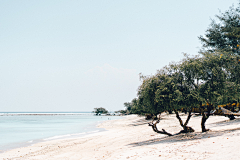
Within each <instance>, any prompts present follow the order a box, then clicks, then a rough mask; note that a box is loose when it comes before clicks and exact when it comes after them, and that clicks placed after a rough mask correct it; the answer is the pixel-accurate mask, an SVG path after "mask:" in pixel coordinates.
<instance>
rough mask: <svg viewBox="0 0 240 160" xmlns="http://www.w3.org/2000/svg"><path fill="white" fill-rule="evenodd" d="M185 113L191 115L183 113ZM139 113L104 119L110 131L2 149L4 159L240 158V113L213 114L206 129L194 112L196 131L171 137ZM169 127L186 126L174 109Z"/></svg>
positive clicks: (163, 122)
mask: <svg viewBox="0 0 240 160" xmlns="http://www.w3.org/2000/svg"><path fill="white" fill-rule="evenodd" d="M181 117H182V118H183V119H186V115H181ZM149 122H150V121H146V120H144V117H138V116H136V115H130V116H126V117H125V118H124V119H120V120H110V121H106V122H103V123H102V124H100V125H99V126H98V127H100V128H105V129H107V131H104V132H99V133H96V134H92V135H88V136H85V137H80V138H74V139H64V140H53V141H47V142H41V143H38V144H34V145H32V146H29V147H23V148H18V149H14V150H10V151H7V152H4V153H2V154H0V159H3V160H42V159H44V160H56V159H58V160H113V159H114V160H115V159H129V160H138V159H143V160H146V159H151V160H155V159H172V160H176V159H211V160H216V159H219V160H220V159H224V160H226V159H239V158H240V152H239V151H240V118H236V119H235V120H232V121H230V120H229V119H228V118H226V117H222V116H211V117H210V118H209V119H208V120H207V122H206V127H207V128H209V129H210V130H211V131H209V132H207V133H202V132H201V128H200V124H201V117H199V116H192V118H191V120H190V122H189V125H188V126H191V127H193V128H194V129H195V132H193V133H188V134H181V135H177V136H171V137H168V136H166V135H162V134H158V133H155V132H154V131H153V130H152V128H151V127H150V126H148V124H147V123H149ZM158 128H159V130H160V129H161V128H164V129H165V130H166V131H168V132H170V133H177V132H178V131H180V130H181V129H182V128H181V127H180V125H179V122H178V120H177V119H176V118H175V115H174V114H172V115H163V116H162V120H161V122H160V123H159V124H158Z"/></svg>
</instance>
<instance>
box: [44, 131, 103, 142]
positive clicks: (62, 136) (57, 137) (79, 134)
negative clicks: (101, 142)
mask: <svg viewBox="0 0 240 160" xmlns="http://www.w3.org/2000/svg"><path fill="white" fill-rule="evenodd" d="M99 131H100V130H95V131H90V132H82V133H74V134H66V135H59V136H53V137H49V138H45V139H43V140H44V141H49V140H55V139H63V138H66V137H76V136H81V135H84V134H91V133H97V132H99Z"/></svg>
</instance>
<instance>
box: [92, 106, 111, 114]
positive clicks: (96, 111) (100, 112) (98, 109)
mask: <svg viewBox="0 0 240 160" xmlns="http://www.w3.org/2000/svg"><path fill="white" fill-rule="evenodd" d="M93 112H94V113H96V115H101V114H107V113H108V111H107V110H106V109H105V108H103V107H100V108H94V111H93Z"/></svg>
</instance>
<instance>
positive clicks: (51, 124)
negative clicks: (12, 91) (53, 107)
mask: <svg viewBox="0 0 240 160" xmlns="http://www.w3.org/2000/svg"><path fill="white" fill-rule="evenodd" d="M120 118H122V117H120V116H94V115H93V114H92V113H87V112H85V113H83V112H82V113H16V112H15V113H0V152H3V151H6V150H9V149H13V148H18V147H22V146H27V145H32V144H34V143H37V142H41V141H47V140H53V139H59V138H71V137H78V136H84V135H86V134H91V133H95V132H100V131H104V129H101V128H96V125H97V124H98V123H100V122H103V121H106V120H113V119H120Z"/></svg>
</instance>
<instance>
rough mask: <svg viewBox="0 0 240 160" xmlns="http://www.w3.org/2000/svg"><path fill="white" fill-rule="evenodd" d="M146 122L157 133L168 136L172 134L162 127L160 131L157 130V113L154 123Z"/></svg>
mask: <svg viewBox="0 0 240 160" xmlns="http://www.w3.org/2000/svg"><path fill="white" fill-rule="evenodd" d="M153 121H154V117H153ZM153 121H152V123H148V125H149V126H152V129H153V131H154V132H157V133H160V134H166V135H168V136H173V135H172V134H171V133H168V132H166V131H165V130H164V129H162V131H159V130H158V128H157V124H158V123H159V122H160V114H159V117H158V120H157V121H156V122H155V123H153Z"/></svg>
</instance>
